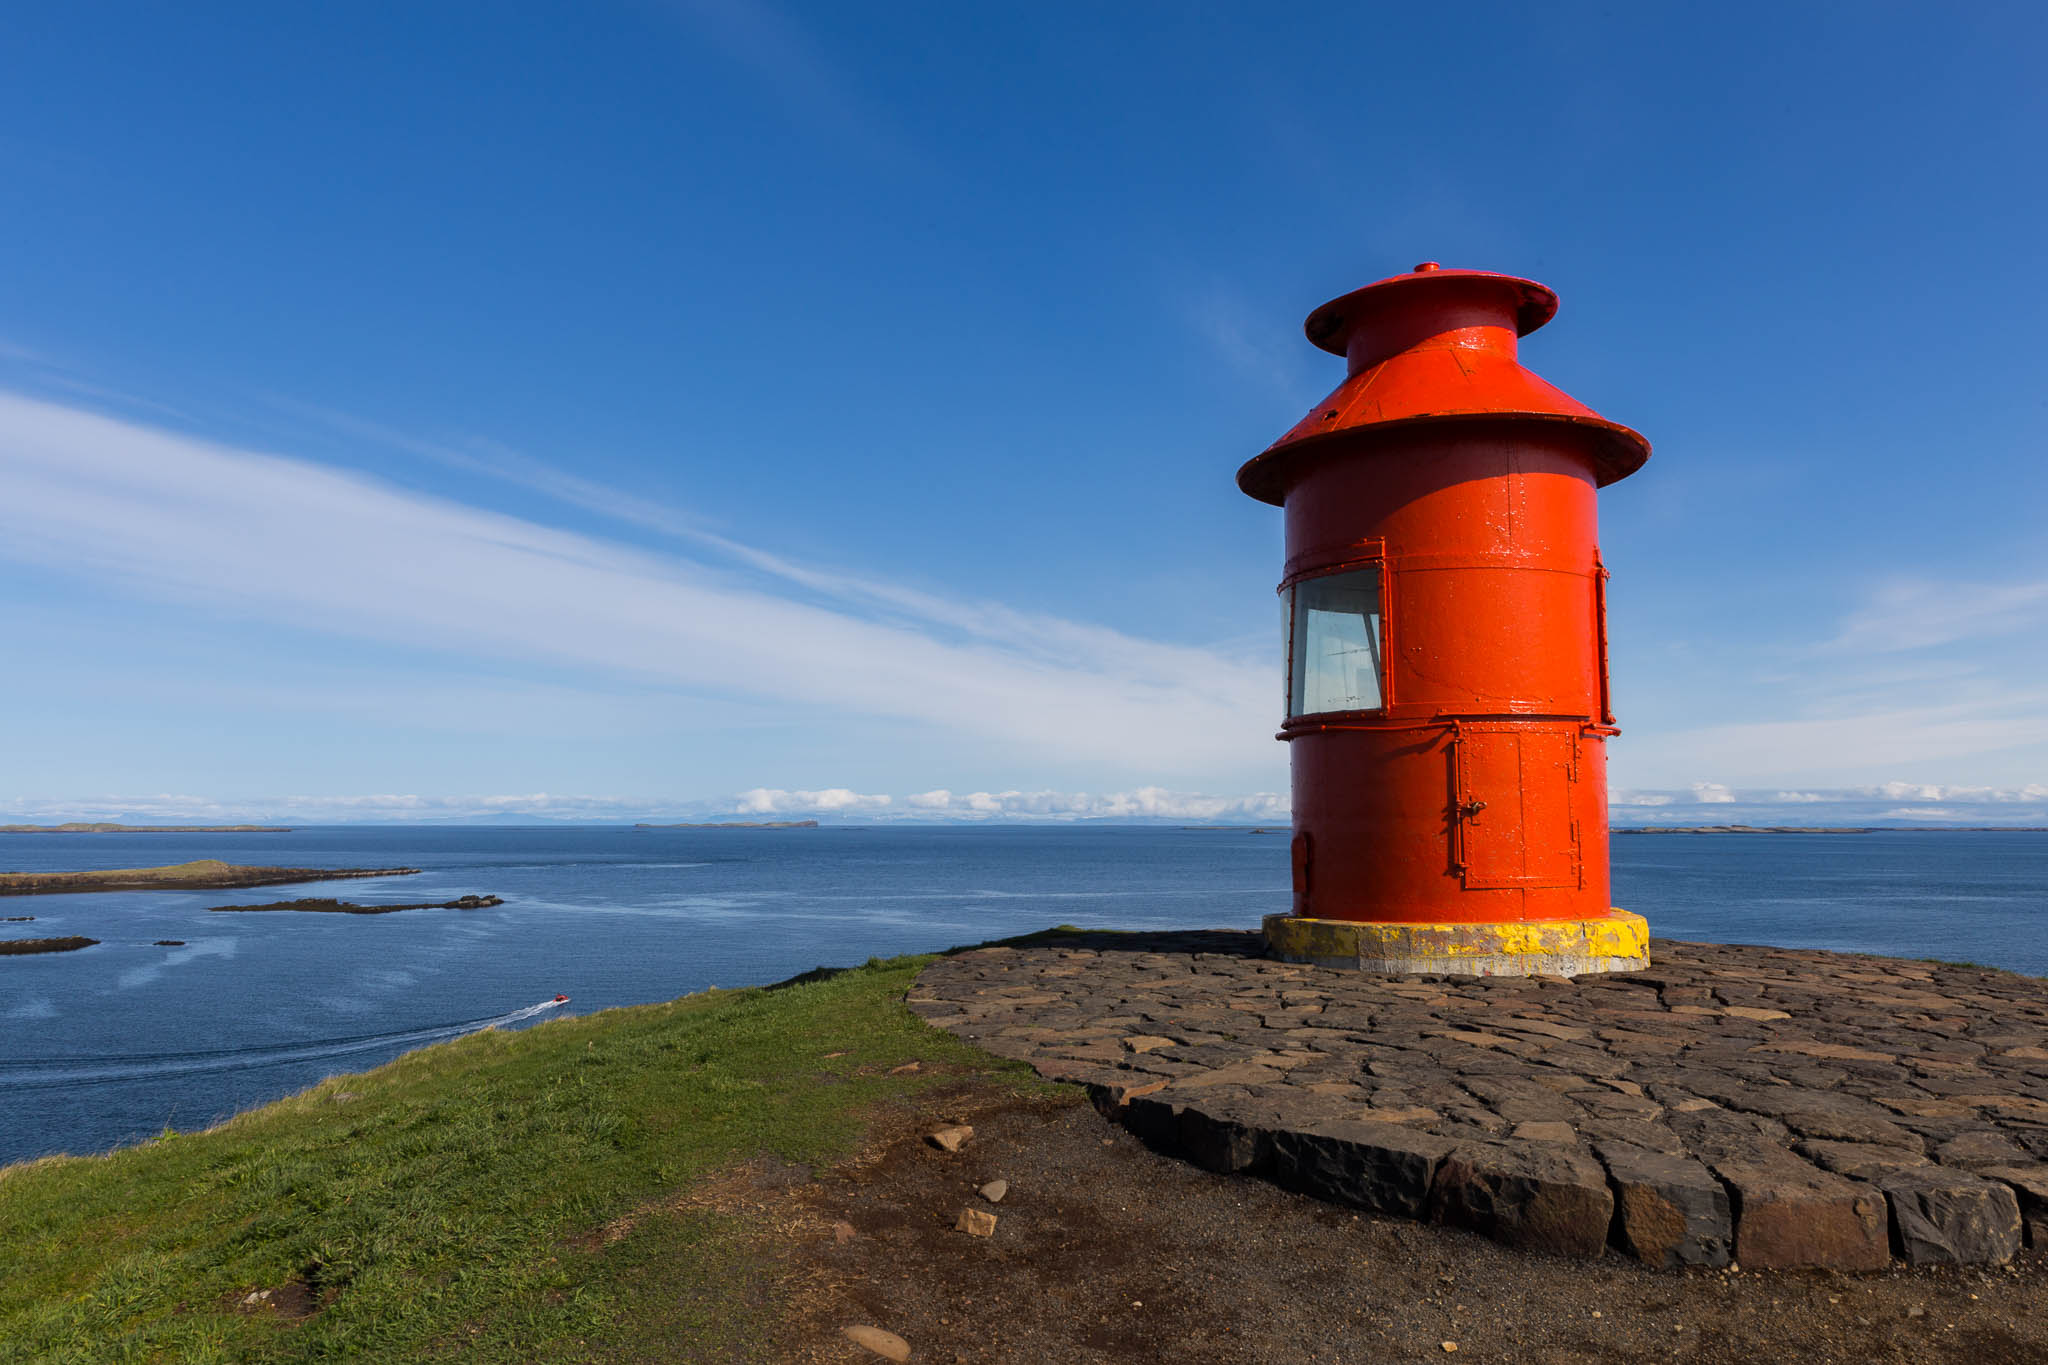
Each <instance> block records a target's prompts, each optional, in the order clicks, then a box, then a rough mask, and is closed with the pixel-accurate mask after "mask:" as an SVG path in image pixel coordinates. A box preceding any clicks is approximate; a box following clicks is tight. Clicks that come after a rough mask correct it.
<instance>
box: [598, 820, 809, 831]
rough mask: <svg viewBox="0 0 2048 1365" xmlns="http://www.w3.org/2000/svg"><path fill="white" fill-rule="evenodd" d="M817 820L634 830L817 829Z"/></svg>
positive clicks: (650, 826)
mask: <svg viewBox="0 0 2048 1365" xmlns="http://www.w3.org/2000/svg"><path fill="white" fill-rule="evenodd" d="M817 827H818V822H817V821H816V820H727V821H724V822H722V823H714V824H709V825H649V824H638V825H635V826H633V828H634V829H816V828H817Z"/></svg>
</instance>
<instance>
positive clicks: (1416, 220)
mask: <svg viewBox="0 0 2048 1365" xmlns="http://www.w3.org/2000/svg"><path fill="white" fill-rule="evenodd" d="M9 29H10V33H9V42H8V44H7V47H6V51H5V54H4V55H0V62H4V70H5V73H6V79H5V80H4V81H0V183H4V185H5V186H6V189H5V191H4V193H0V265H4V268H0V574H4V576H5V578H4V581H5V582H6V584H7V590H6V591H5V592H4V594H0V630H4V632H5V638H6V640H7V641H8V645H9V650H8V658H9V661H10V664H11V666H10V667H8V668H6V669H5V670H0V714H4V715H5V716H6V717H7V723H6V729H5V731H4V740H5V751H6V761H5V763H4V765H0V813H13V814H16V815H17V816H19V817H21V818H59V817H66V816H86V815H99V816H105V815H119V814H129V815H149V816H160V817H170V816H178V817H184V816H202V815H203V816H209V817H210V816H225V815H237V816H239V815H257V816H265V817H280V818H282V817H288V818H293V819H300V820H311V819H343V818H405V817H416V818H453V817H476V816H480V815H492V816H500V815H502V816H504V817H506V818H514V817H528V816H561V817H575V816H601V817H605V818H629V817H630V818H638V817H640V816H643V815H659V814H664V813H695V812H705V813H710V812H720V811H732V812H745V813H767V812H775V813H796V812H799V811H811V810H824V811H827V812H831V813H838V814H842V815H852V816H862V817H868V816H894V817H903V816H906V815H908V816H925V817H947V816H960V815H967V816H977V817H978V816H983V815H988V814H992V813H996V814H1009V815H1012V816H1019V815H1023V816H1039V817H1060V816H1070V815H1075V814H1083V815H1099V816H1116V817H1126V816H1140V815H1157V816H1163V817H1166V818H1184V817H1188V816H1195V815H1201V816H1215V817H1218V818H1239V817H1244V818H1253V819H1270V818H1272V817H1274V816H1275V815H1279V814H1283V813H1284V806H1285V802H1284V793H1285V791H1286V767H1285V765H1286V752H1285V748H1284V746H1282V745H1280V744H1276V743H1274V742H1273V741H1272V738H1271V735H1272V731H1273V727H1274V724H1275V723H1276V722H1277V720H1278V719H1279V717H1278V715H1277V710H1278V705H1279V690H1280V689H1279V684H1278V682H1277V668H1278V661H1277V658H1276V654H1277V648H1276V644H1277V642H1276V640H1275V638H1274V637H1275V622H1276V618H1277V610H1276V608H1275V606H1274V599H1273V597H1272V584H1273V582H1274V580H1275V579H1276V577H1277V575H1278V568H1279V559H1280V526H1279V517H1278V514H1277V513H1275V512H1274V511H1273V510H1272V509H1270V508H1267V507H1265V506H1263V505H1261V504H1257V503H1254V502H1252V501H1251V500H1249V499H1247V498H1245V497H1244V496H1243V495H1242V494H1240V493H1238V492H1237V490H1236V488H1235V486H1234V485H1233V483H1232V474H1233V472H1234V471H1235V469H1236V467H1237V465H1238V464H1239V463H1241V462H1242V461H1243V460H1244V459H1246V458H1248V457H1249V456H1250V455H1252V454H1254V453H1256V452H1257V451H1258V450H1259V449H1261V448H1262V447H1263V446H1264V445H1265V444H1267V443H1268V442H1269V441H1270V440H1272V439H1273V438H1274V437H1275V436H1277V435H1278V434H1279V433H1280V432H1282V431H1284V430H1285V429H1286V428H1287V427H1288V426H1290V425H1291V424H1292V423H1293V422H1294V421H1295V420H1296V419H1297V418H1298V417H1299V416H1300V415H1301V413H1302V412H1304V411H1306V410H1307V409H1308V407H1309V406H1310V405H1311V404H1312V403H1313V402H1315V400H1316V399H1318V398H1319V397H1321V396H1322V395H1323V394H1324V393H1325V392H1327V391H1328V390H1329V389H1330V388H1332V387H1333V386H1334V385H1335V384H1336V382H1337V381H1338V380H1339V379H1340V378H1341V377H1342V376H1341V366H1340V364H1339V363H1338V362H1336V361H1335V360H1333V359H1332V358H1331V357H1329V356H1326V355H1324V354H1323V353H1321V352H1319V351H1316V350H1315V349H1313V348H1312V347H1310V346H1308V345H1307V343H1306V342H1304V341H1303V340H1302V338H1301V335H1300V330H1299V328H1300V322H1301V319H1302V317H1303V315H1305V314H1306V313H1307V311H1308V310H1309V309H1310V308H1311V307H1313V306H1314V305H1316V304H1318V303H1320V302H1322V301H1323V300H1325V299H1327V298H1329V297H1332V296H1334V295H1336V294H1338V293H1341V292H1343V291H1345V290H1348V289H1350V288H1353V287H1355V286H1357V285H1359V284H1362V283H1365V282H1367V281H1369V280H1371V279H1374V278H1378V277H1380V276H1383V275H1387V274H1391V273H1394V272H1397V271H1400V270H1404V269H1406V268H1407V267H1408V266H1410V265H1412V264H1413V263H1414V262H1416V261H1418V260H1422V259H1425V258H1427V259H1435V260H1441V261H1444V262H1446V263H1447V264H1452V265H1460V266H1474V267H1481V268H1488V269H1497V270H1505V271H1510V272H1514V273H1520V274H1527V275H1530V276H1533V277H1535V278H1537V279H1540V280H1543V281H1544V282H1546V283H1548V284H1550V285H1551V286H1553V287H1554V288H1556V289H1557V290H1558V291H1559V293H1560V294H1561V295H1562V297H1563V309H1562V311H1561V313H1560V315H1559V317H1558V319H1557V321H1556V322H1554V323H1553V324H1551V326H1550V327H1548V328H1546V329H1545V330H1544V331H1542V332H1541V333H1539V334H1537V335H1536V336H1534V337H1532V338H1531V339H1530V340H1529V341H1528V342H1527V343H1525V345H1524V348H1523V358H1524V361H1525V362H1526V363H1527V364H1529V365H1530V366H1531V367H1532V368H1534V369H1535V370H1537V371H1538V372H1539V373H1541V374H1543V375H1544V376H1545V377H1546V378H1548V379H1550V380H1552V381H1553V382H1555V383H1557V384H1559V385H1560V386H1562V387H1563V388H1565V389H1566V390H1567V391H1568V392H1570V393H1572V394H1574V395H1575V396H1577V397H1579V398H1581V399H1583V400H1584V401H1586V402H1588V403H1589V404H1591V405H1592V406H1594V407H1595V408H1597V409H1598V410H1600V411H1601V412H1603V413H1604V414H1606V415H1608V416H1610V417H1612V418H1614V419H1616V420H1618V421H1622V422H1626V423H1628V424H1630V425H1632V426H1634V427H1636V428H1638V429H1639V430H1641V431H1643V432H1644V433H1645V434H1646V435H1647V436H1648V437H1649V438H1650V440H1651V442H1652V444H1653V446H1654V447H1655V451H1656V453H1655V455H1654V457H1653V458H1652V460H1651V462H1650V464H1649V466H1648V467H1647V468H1646V469H1645V470H1644V471H1643V472H1642V473H1641V474H1639V475H1637V476H1635V477H1634V478H1632V479H1630V480H1628V481H1626V482H1625V483H1623V484H1620V485H1617V486H1616V487H1614V488H1612V489H1610V490H1608V491H1607V492H1605V493H1604V494H1603V497H1602V509H1601V516H1602V540H1603V548H1604V551H1605V555H1606V559H1607V562H1608V564H1609V566H1610V567H1611V568H1612V570H1613V572H1614V582H1613V586H1612V592H1611V605H1612V614H1613V618H1612V636H1613V654H1614V694H1615V699H1616V706H1617V710H1618V711H1619V714H1620V716H1621V720H1622V724H1623V727H1624V734H1623V736H1622V737H1621V738H1620V739H1619V740H1617V741H1616V742H1615V743H1614V745H1613V747H1612V751H1611V752H1612V760H1613V780H1614V786H1615V789H1616V797H1617V802H1618V811H1617V818H1626V819H1629V820H1634V819H1638V818H1640V819H1666V820H1679V821H1682V822H1696V821H1700V820H1702V819H1705V818H1707V817H1713V818H1715V819H1721V818H1728V817H1729V816H1730V814H1731V813H1733V812H1741V813H1745V814H1748V813H1753V812H1763V813H1766V814H1768V813H1769V812H1771V811H1773V810H1777V811H1779V812H1780V813H1784V812H1794V813H1796V814H1797V815H1798V816H1799V822H1800V823H1809V822H1812V821H1813V818H1814V815H1815V812H1818V811H1839V812H1849V813H1852V814H1854V815H1855V816H1856V817H1857V818H1885V817H1890V816H1893V814H1894V813H1895V812H1899V813H1901V814H1898V815H1897V816H1896V818H1899V819H1907V820H1913V819H1969V820H1972V821H1976V820H1992V819H1995V820H1999V821H2008V820H2011V821H2021V820H2023V821H2027V822H2030V823H2048V684H2044V682H2043V666H2044V664H2048V649H2044V623H2048V553H2044V539H2043V535H2042V530H2041V528H2042V525H2043V513H2044V501H2048V500H2044V493H2048V471H2044V467H2043V461H2042V459H2041V456H2042V454H2043V446H2044V436H2048V389H2044V386H2043V385H2042V383H2041V380H2040V378H2039V375H2040V367H2041V361H2040V343H2039V340H2038V333H2039V319H2040V318H2041V317H2042V316H2043V315H2044V312H2048V307H2044V305H2048V299H2044V293H2048V260H2044V256H2048V250H2044V234H2043V233H2042V231H2041V222H2042V219H2043V210H2044V207H2048V205H2044V196H2048V191H2044V188H2043V179H2042V176H2041V175H2040V172H2039V167H2040V148H2041V145H2042V141H2043V135H2044V133H2048V126H2044V125H2048V86H2044V84H2043V82H2042V81H2041V80H2040V79H2039V73H2038V69H2037V63H2036V60H2035V54H2037V53H2038V51H2039V50H2040V48H2041V44H2042V42H2043V40H2044V39H2048V21H2044V19H2043V18H2042V16H2041V14H2040V13H2039V12H2038V11H2037V10H2034V9H2031V8H2028V7H2021V6H1981V7H1972V8H1969V9H1966V10H1963V11H1936V10H1935V9H1933V8H1931V7H1928V8H1921V9H1911V8H1906V7H1894V6H1882V5H1880V6H1870V7H1857V8H1855V9H1853V10H1852V9H1850V8H1848V7H1839V6H1828V7H1819V6H1816V7H1810V8H1802V7H1777V6H1774V7H1762V6H1758V7H1751V8H1744V7H1741V6H1734V7H1730V6H1722V7H1712V8H1697V7H1692V8H1684V9H1680V8H1678V7H1662V6H1640V7H1616V6H1605V7H1594V6H1570V5H1565V6H1524V5H1512V6H1511V5H1501V6H1493V7H1488V6H1477V7H1469V6H1468V7H1465V8H1463V9H1460V10H1459V11H1458V13H1457V16H1456V22H1455V24H1453V23H1452V22H1451V21H1450V20H1449V19H1448V18H1447V17H1445V13H1444V12H1431V11H1427V10H1424V9H1419V8H1417V7H1413V6H1400V7H1393V6H1386V7H1373V6H1344V7H1331V8H1329V9H1326V10H1323V11H1320V12H1317V11H1313V10H1311V9H1309V8H1307V7H1252V6H1195V5H1185V4H1174V5H1155V6H1147V5H1132V6H1117V7H1109V6H1085V7H1084V6H1069V7H1061V6H1053V7H1047V6H1038V7H1022V8H1017V7H1012V8H1007V9H1006V8H1002V7H988V6H958V5H915V4H899V5H891V6H848V5H809V6H798V5H795V4H787V3H784V4H752V3H742V0H705V2H703V3H673V4H653V3H648V4H618V5H609V4H585V5H573V6H572V5H567V4H562V5H547V6H542V5H510V4H490V5H484V4H475V5H455V4H408V5H396V4H394V5H384V6H377V5H368V4H364V5H351V6H332V7H309V6H258V5H248V6H235V5H227V4H220V5H213V6H208V7H204V8H203V11H202V10H201V8H200V7H182V8H178V9H166V8H163V7H154V6H142V5H95V4H85V3H81V4H77V5H68V6H51V7H43V8H42V9H41V10H40V11H39V12H31V11H24V12H22V13H19V14H16V15H13V16H11V17H10V21H9ZM1815 797H1819V798H1823V799H1821V800H1813V799H1810V798H1815ZM884 798H886V801H885V800H884Z"/></svg>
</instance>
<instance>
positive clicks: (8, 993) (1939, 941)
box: [0, 826, 2048, 1162]
mask: <svg viewBox="0 0 2048 1365" xmlns="http://www.w3.org/2000/svg"><path fill="white" fill-rule="evenodd" d="M194 858H221V859H224V860H226V861H228V862H234V863H257V864H267V865H285V866H294V867H330V868H347V867H417V868H422V869H424V871H423V874H422V875H420V876H413V877H393V878H382V879H375V880H363V881H346V882H331V883H314V884H306V885H295V886H283V887H262V888H257V889H254V890H241V891H192V892H114V893H99V894H87V895H66V896H18V897H14V896H10V897H4V898H0V915H34V916H35V921H34V923H32V924H0V937H20V938H28V937H35V938H46V937H57V936H61V935H71V934H80V935H84V936H86V937H89V938H96V939H99V940H101V943H100V945H99V946H97V947H93V948H87V949H84V950H82V951H79V952H73V953H58V954H50V955H43V956H31V957H0V1162H6V1161H14V1160H19V1159H22V1158H25V1157H31V1156H40V1155H44V1154H47V1153H51V1152H94V1151H103V1150H105V1149H107V1148H109V1147H113V1146H117V1145H120V1144H123V1143H129V1142H134V1141H136V1140H138V1139H141V1138H145V1137H149V1136H151V1135H153V1134H156V1133H158V1132H161V1131H162V1130H163V1129H164V1128H165V1127H166V1126H171V1127H175V1128H178V1129H181V1130H189V1129H193V1128H199V1127H203V1126H205V1125H207V1124H208V1123H210V1122H212V1121H214V1120H216V1119H219V1118H222V1117H225V1116H227V1115H229V1114H232V1113H234V1112H236V1111H237V1110H240V1109H244V1108H247V1107H249V1106H250V1105H254V1104H260V1103H263V1102H265V1101H267V1100H271V1099H275V1098H277V1097H279V1096H281V1095H286V1094H289V1093H291V1092H292V1091H294V1090H298V1089H301V1088H303V1087H305V1086H307V1085H310V1084H312V1083H313V1082H315V1081H317V1080H319V1079H321V1078H322V1077H323V1076H328V1075H333V1074H335V1073H338V1072H348V1071H359V1070H363V1069H365V1068H368V1067H371V1066H375V1065H377V1064H379V1063H381V1062H384V1061H387V1060H389V1059H390V1058H391V1057H394V1056H396V1055H397V1054H398V1053H400V1052H402V1051H404V1050H406V1049H407V1048H411V1047H417V1046H420V1045H422V1044H424V1043H428V1042H433V1041H437V1040H439V1039H442V1038H448V1037H453V1036H456V1035H457V1034H459V1033H461V1032H463V1031H465V1030H467V1029H470V1028H475V1027H479V1026H481V1025H483V1024H484V1023H487V1022H495V1023H497V1024H498V1025H500V1026H503V1027H516V1026H518V1025H519V1024H521V1023H524V1022H527V1021H530V1020H532V1019H535V1018H545V1017H549V1016H551V1015H553V1014H555V1013H557V1011H556V1010H554V1009H552V1008H546V1007H544V1006H543V1002H545V1001H547V1000H548V999H549V998H550V997H552V996H553V995H555V994H556V993H557V992H560V993H564V994H567V995H568V996H570V997H571V1000H570V1003H569V1004H568V1005H567V1006H566V1007H563V1008H565V1009H566V1010H568V1011H569V1012H574V1013H583V1012H587V1011H591V1010H599V1009H605V1008H607V1007H610V1006H614V1005H630V1004H640V1003H644V1002H647V1001H655V1000H667V999H670V998H673V997H675V996H677V995H682V994H684V993H686V992H690V991H697V990H702V989H704V988H705V987H707V986H721V987H730V986H743V985H757V984H761V983H765V982H771V981H778V980H781V979H783V978H786V977H789V976H793V975H795V974H797V973H799V972H802V971H806V970H808V969H810V968H812V967H816V966H820V965H832V966H839V965H848V964H853V963H858V962H861V961H864V960H865V959H867V958H868V957H871V956H889V955H891V954H895V953H905V952H918V951H929V950H936V949H941V948H947V947H951V946H953V945H956V944H961V943H970V942H976V941H979V940H982V939H989V938H999V937H1003V936H1005V935H1009V934H1016V933H1023V932H1028V931H1030V930H1034V929H1042V928H1045V927H1047V926H1049V925H1053V924H1062V923H1065V924H1078V925H1084V926H1101V927H1109V928H1126V929H1132V928H1147V927H1175V928H1202V927H1216V926H1223V927H1239V928H1255V927H1257V925H1258V922H1259V917H1260V916H1261V915H1263V914H1267V913H1271V912H1274V911H1279V910H1284V909H1286V907H1287V883H1288V870H1287V835H1286V832H1285V830H1284V829H1278V830H1275V831H1272V832H1268V833H1253V832H1250V831H1221V832H1219V831H1207V830H1180V829H1159V828H1138V827H1100V826H1089V827H1081V828H1045V827H1027V828H1016V827H1012V828H995V829H990V828H930V827H923V828H900V827H898V828H835V827H826V828H820V829H804V830H769V829H758V830H633V829H627V828H619V827H609V828H573V829H563V828H540V829H525V828H517V829H515V828H446V827H423V828H403V827H400V828H394V827H388V826H359V827H329V828H314V829H303V830H296V831H294V832H292V833H289V834H222V835H180V834H115V835H91V834H71V835H12V834H11V835H0V870H4V871H65V870H72V869H81V868H97V867H146V866H154V865H159V864H164V863H177V862H184V861H187V860H189V859H194ZM1614 890H1615V896H1614V899H1615V904H1617V905H1620V906H1624V907H1626V908H1628V909H1631V910H1635V911H1638V912H1640V913H1642V914H1645V915H1648V916H1649V918H1650V924H1651V928H1652V930H1653V932H1655V933H1656V934H1658V935H1660V936H1662V937H1667V938H1687V939H1708V940H1715V941H1720V942H1738V943H1774V944H1783V945H1787V946H1794V947H1818V948H1836V949H1845V950H1851V951H1856V952H1870V953H1886V954H1895V955H1898V956H1903V957H1939V958H1945V959H1950V960H1968V961H1974V962H1981V963H1985V964H1987V965H1994V966H2000V967H2007V968H2011V969H2013V970H2015V971H2021V972H2029V973H2033V974H2037V975H2048V932H2044V931H2048V834H2033V833H1965V832H1946V831H1945V832H1926V833H1922V832H1898V833H1874V834H1858V835H1799V834H1757V835H1744V834H1713V835H1635V834H1624V835H1618V836H1617V837H1616V838H1615V840H1614ZM472 893H474V894H488V895H497V896H502V897H504V898H505V904H504V905H502V906H499V907H497V908H495V909H487V910H475V911H454V910H413V911H406V912H403V913H399V914H391V915H374V916H365V915H320V914H262V915H243V914H237V915H216V914H210V913H208V907H209V906H214V905H224V904H247V903H261V902H266V901H275V900H289V899H294V898H297V897H301V896H316V895H331V896H335V897H338V898H340V899H344V900H352V901H358V902H365V903H368V902H377V901H383V902H412V901H442V900H452V899H454V898H455V897H457V896H462V895H468V894H472ZM156 939H182V940H184V946H183V947H176V948H162V947H156V946H154V945H153V941H154V940H156Z"/></svg>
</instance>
